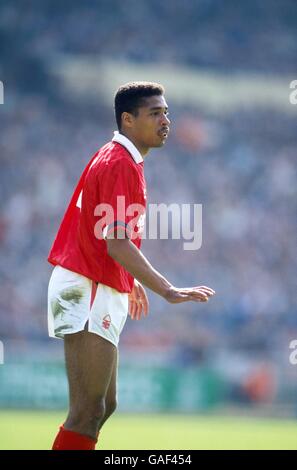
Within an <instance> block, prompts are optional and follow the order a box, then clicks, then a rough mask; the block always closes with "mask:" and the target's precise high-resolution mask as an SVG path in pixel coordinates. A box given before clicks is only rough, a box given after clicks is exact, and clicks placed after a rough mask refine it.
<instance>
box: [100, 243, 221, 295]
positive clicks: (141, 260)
mask: <svg viewBox="0 0 297 470" xmlns="http://www.w3.org/2000/svg"><path fill="white" fill-rule="evenodd" d="M106 243H107V250H108V254H109V256H111V257H112V258H113V259H114V260H115V261H117V262H118V263H119V264H121V265H122V266H123V267H124V268H125V269H126V270H127V271H128V272H129V273H130V274H131V275H132V276H133V277H135V278H136V279H137V280H138V281H139V282H141V283H142V284H144V285H145V286H146V287H148V288H149V289H150V290H152V291H153V292H155V293H156V294H159V295H160V296H162V297H163V298H164V299H166V300H167V301H168V302H170V303H179V302H187V301H191V300H192V301H195V302H206V301H207V300H208V299H209V297H211V296H212V295H213V294H214V293H215V291H214V290H213V289H210V288H209V287H206V286H199V287H190V288H176V287H174V286H173V285H172V284H171V283H170V282H169V281H168V280H167V279H165V277H164V276H162V274H160V273H159V272H158V271H157V270H156V269H154V268H153V266H152V265H151V264H150V263H149V261H148V260H147V258H146V257H145V256H144V255H143V254H142V253H141V251H140V250H139V249H138V248H137V247H136V246H135V245H134V244H133V243H132V242H131V241H130V240H129V239H128V238H125V239H117V238H107V239H106Z"/></svg>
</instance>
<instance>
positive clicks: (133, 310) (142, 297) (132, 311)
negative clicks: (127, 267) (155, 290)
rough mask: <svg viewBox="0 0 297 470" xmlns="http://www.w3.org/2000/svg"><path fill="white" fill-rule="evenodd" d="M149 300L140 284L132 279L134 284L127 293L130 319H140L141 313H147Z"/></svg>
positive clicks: (145, 314)
mask: <svg viewBox="0 0 297 470" xmlns="http://www.w3.org/2000/svg"><path fill="white" fill-rule="evenodd" d="M148 309H149V301H148V298H147V295H146V292H145V290H144V287H143V286H142V284H140V282H139V281H137V280H136V279H134V286H133V289H132V292H131V294H129V310H128V311H129V315H130V317H131V319H132V320H140V318H141V315H142V314H143V315H144V316H145V317H146V316H147V314H148Z"/></svg>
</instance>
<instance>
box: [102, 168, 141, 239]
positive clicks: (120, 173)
mask: <svg viewBox="0 0 297 470" xmlns="http://www.w3.org/2000/svg"><path fill="white" fill-rule="evenodd" d="M139 192H140V180H139V174H138V172H137V170H136V169H135V168H134V167H133V165H131V164H130V163H129V162H127V161H118V162H115V163H114V164H113V165H109V166H108V167H107V168H106V170H105V171H104V172H103V174H102V175H101V178H100V181H99V194H100V206H101V210H100V212H101V214H102V215H103V217H105V220H104V224H102V235H103V238H131V239H133V238H136V237H137V232H138V228H137V223H138V220H139V218H140V216H141V215H142V214H144V212H145V207H143V205H142V204H140V198H139V197H138V195H139Z"/></svg>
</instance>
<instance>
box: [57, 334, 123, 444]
mask: <svg viewBox="0 0 297 470" xmlns="http://www.w3.org/2000/svg"><path fill="white" fill-rule="evenodd" d="M64 343H65V361H66V369H67V376H68V382H69V401H70V402H69V414H68V417H67V420H66V422H65V424H64V427H65V429H68V430H71V431H74V432H76V433H79V434H83V435H86V436H89V437H91V438H93V439H96V437H97V434H98V431H99V428H100V427H101V425H102V423H103V421H104V417H105V414H106V407H105V400H106V396H107V392H108V389H109V385H110V382H111V379H112V376H113V371H114V367H115V364H116V360H117V348H116V347H115V346H114V345H113V344H112V343H111V342H109V341H107V340H106V339H104V338H102V337H101V336H98V335H96V334H94V333H89V332H88V331H82V332H79V333H75V334H71V335H65V339H64Z"/></svg>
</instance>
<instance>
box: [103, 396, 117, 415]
mask: <svg viewBox="0 0 297 470" xmlns="http://www.w3.org/2000/svg"><path fill="white" fill-rule="evenodd" d="M116 408H117V400H116V398H114V399H112V400H107V401H106V402H105V417H109V416H111V415H112V413H114V412H115V410H116Z"/></svg>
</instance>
